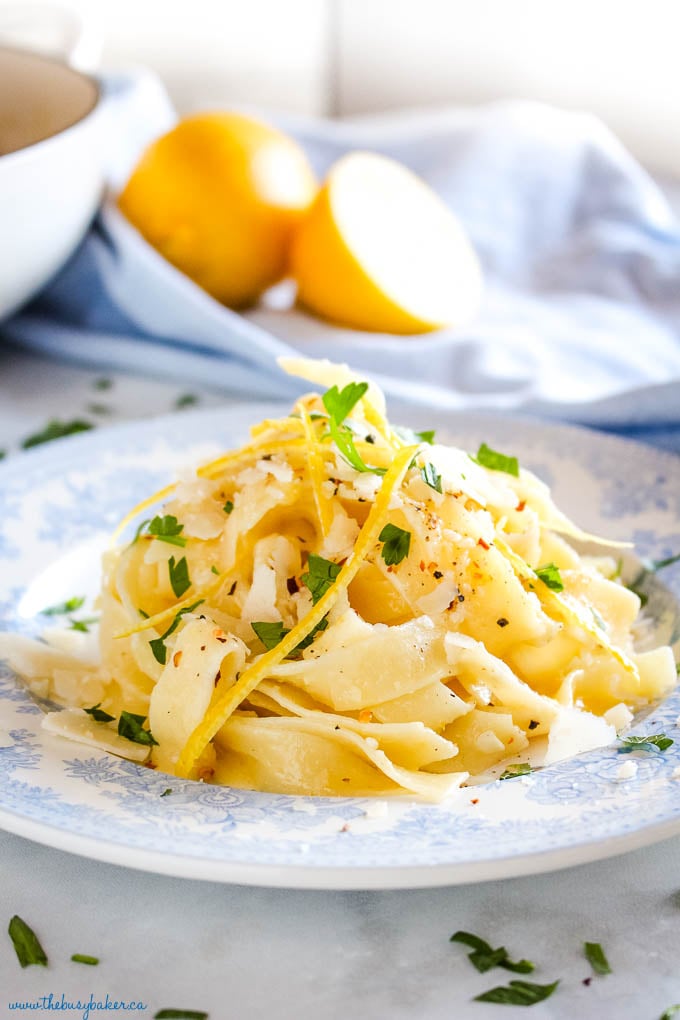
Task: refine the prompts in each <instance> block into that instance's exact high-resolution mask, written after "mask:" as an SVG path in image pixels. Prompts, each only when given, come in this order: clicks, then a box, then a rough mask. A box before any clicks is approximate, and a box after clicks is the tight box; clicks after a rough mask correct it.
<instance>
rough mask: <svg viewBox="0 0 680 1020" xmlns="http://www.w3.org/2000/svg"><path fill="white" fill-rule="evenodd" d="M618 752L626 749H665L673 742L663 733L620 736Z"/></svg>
mask: <svg viewBox="0 0 680 1020" xmlns="http://www.w3.org/2000/svg"><path fill="white" fill-rule="evenodd" d="M620 743H621V747H620V748H619V753H623V754H625V753H626V752H627V751H635V750H640V751H666V750H668V748H669V747H670V746H671V744H673V743H674V741H673V740H672V739H671V737H667V736H666V734H665V733H654V734H648V735H646V736H642V737H620Z"/></svg>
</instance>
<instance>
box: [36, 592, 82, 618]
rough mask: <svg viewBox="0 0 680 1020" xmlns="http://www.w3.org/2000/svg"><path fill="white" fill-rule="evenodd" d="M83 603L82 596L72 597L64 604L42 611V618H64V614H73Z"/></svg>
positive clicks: (60, 603)
mask: <svg viewBox="0 0 680 1020" xmlns="http://www.w3.org/2000/svg"><path fill="white" fill-rule="evenodd" d="M84 602H85V596H84V595H74V596H73V598H72V599H67V600H66V602H59V603H58V604H57V605H56V606H50V607H49V608H48V609H42V610H41V613H42V615H43V616H64V615H66V613H75V611H76V609H80V607H81V606H82V605H83V603H84Z"/></svg>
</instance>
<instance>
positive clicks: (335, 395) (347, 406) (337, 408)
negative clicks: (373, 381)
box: [321, 382, 368, 425]
mask: <svg viewBox="0 0 680 1020" xmlns="http://www.w3.org/2000/svg"><path fill="white" fill-rule="evenodd" d="M367 389H368V383H367V382H361V383H357V382H351V383H348V384H347V385H346V386H344V387H343V389H341V390H338V387H337V386H331V388H330V389H329V390H326V392H325V393H324V395H323V397H322V398H321V399H322V400H323V406H324V407H325V408H326V410H327V411H328V414H329V416H330V417H331V418H332V419H333V420H334V421H335V424H336V425H341V424H342V423H343V421H344V420H345V418H346V417H347V415H348V414H349V412H350V411H351V410H352V408H353V407H354V405H355V404H357V403H358V402H359V401H360V400H361V398H362V397H363V395H364V393H365V392H366V390H367Z"/></svg>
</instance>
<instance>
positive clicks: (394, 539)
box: [378, 524, 411, 567]
mask: <svg viewBox="0 0 680 1020" xmlns="http://www.w3.org/2000/svg"><path fill="white" fill-rule="evenodd" d="M378 541H379V542H382V543H383V547H382V558H383V559H384V561H385V563H386V564H387V566H388V567H389V566H392V565H393V564H397V563H401V561H402V560H403V559H404V558H405V557H406V556H408V553H409V549H410V548H411V532H410V531H404V529H403V528H398V527H397V525H396V524H386V525H385V527H384V528H383V529H382V531H381V532H380V534H379V535H378Z"/></svg>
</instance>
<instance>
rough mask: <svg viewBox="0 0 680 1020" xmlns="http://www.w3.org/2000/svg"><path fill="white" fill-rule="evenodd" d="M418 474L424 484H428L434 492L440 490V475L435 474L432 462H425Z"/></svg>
mask: <svg viewBox="0 0 680 1020" xmlns="http://www.w3.org/2000/svg"><path fill="white" fill-rule="evenodd" d="M420 474H421V475H422V478H423V481H424V482H425V484H426V485H429V486H430V488H431V489H434V490H435V492H441V491H442V476H441V475H440V474H437V470H436V468H435V466H434V464H425V465H424V466H423V467H421V469H420Z"/></svg>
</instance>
